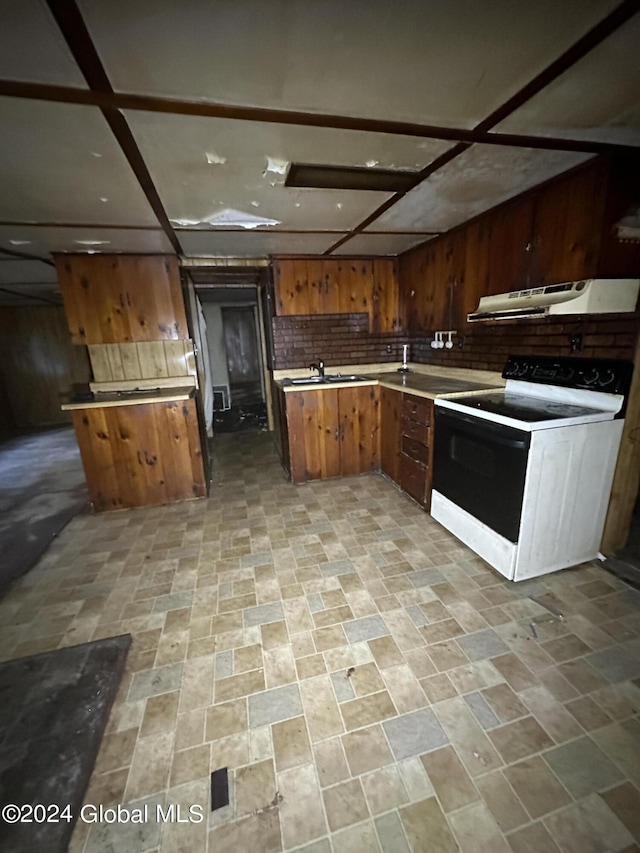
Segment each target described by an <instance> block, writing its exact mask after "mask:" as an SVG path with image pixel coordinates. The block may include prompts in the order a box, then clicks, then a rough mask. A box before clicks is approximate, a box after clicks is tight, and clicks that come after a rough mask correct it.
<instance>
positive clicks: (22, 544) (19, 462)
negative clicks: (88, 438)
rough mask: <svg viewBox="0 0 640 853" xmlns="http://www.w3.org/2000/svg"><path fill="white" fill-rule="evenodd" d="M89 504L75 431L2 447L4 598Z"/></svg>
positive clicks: (0, 586)
mask: <svg viewBox="0 0 640 853" xmlns="http://www.w3.org/2000/svg"><path fill="white" fill-rule="evenodd" d="M88 506H89V493H88V491H87V484H86V481H85V476H84V471H83V469H82V462H81V460H80V451H79V450H78V443H77V441H76V436H75V433H74V431H73V428H72V427H63V428H61V429H60V428H58V429H50V430H46V431H43V432H38V433H32V434H29V435H23V436H18V437H14V438H11V439H10V440H9V441H5V442H3V443H2V444H0V553H2V561H1V563H0V594H1V592H2V591H3V590H6V588H8V586H9V585H10V584H11V583H12V582H13V581H14V580H16V579H17V578H19V577H20V576H21V575H23V574H24V573H25V572H27V571H29V569H31V568H32V567H33V566H35V564H36V563H37V562H38V560H39V559H40V557H41V556H42V554H43V553H44V552H45V551H46V549H47V548H48V547H49V545H50V544H51V541H52V539H54V537H55V536H57V535H58V533H60V531H61V530H62V528H63V527H65V525H67V524H68V523H69V521H71V519H72V518H74V516H76V515H78V513H80V512H82V510H83V509H88Z"/></svg>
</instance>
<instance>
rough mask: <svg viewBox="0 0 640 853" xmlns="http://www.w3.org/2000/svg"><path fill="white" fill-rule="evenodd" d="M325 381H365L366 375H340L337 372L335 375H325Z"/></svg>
mask: <svg viewBox="0 0 640 853" xmlns="http://www.w3.org/2000/svg"><path fill="white" fill-rule="evenodd" d="M324 378H325V381H327V382H366V381H367V377H366V376H353V375H346V374H345V375H343V376H341V375H340V374H339V373H338V374H337V375H333V374H332V375H330V376H325V377H324Z"/></svg>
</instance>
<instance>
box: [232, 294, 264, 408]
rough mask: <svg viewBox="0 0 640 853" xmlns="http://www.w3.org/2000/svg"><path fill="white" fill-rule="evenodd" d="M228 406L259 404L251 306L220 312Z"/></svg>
mask: <svg viewBox="0 0 640 853" xmlns="http://www.w3.org/2000/svg"><path fill="white" fill-rule="evenodd" d="M222 323H223V328H224V342H225V348H226V351H227V366H228V368H229V386H230V388H231V401H232V405H238V404H243V403H244V404H251V403H262V402H263V401H264V395H263V390H262V376H261V362H260V350H259V344H258V335H257V328H256V320H255V309H254V307H253V305H251V306H234V307H223V308H222Z"/></svg>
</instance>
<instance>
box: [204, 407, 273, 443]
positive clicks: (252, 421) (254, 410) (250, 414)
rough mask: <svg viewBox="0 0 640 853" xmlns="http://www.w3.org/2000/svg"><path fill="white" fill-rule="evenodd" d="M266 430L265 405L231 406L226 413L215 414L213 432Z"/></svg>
mask: <svg viewBox="0 0 640 853" xmlns="http://www.w3.org/2000/svg"><path fill="white" fill-rule="evenodd" d="M266 429H267V406H266V403H251V404H248V403H247V404H244V405H240V406H235V405H233V406H232V407H231V408H230V409H229V410H228V411H226V412H215V413H214V420H213V432H214V435H215V433H216V432H243V431H244V430H266Z"/></svg>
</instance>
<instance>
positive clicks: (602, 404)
mask: <svg viewBox="0 0 640 853" xmlns="http://www.w3.org/2000/svg"><path fill="white" fill-rule="evenodd" d="M632 371H633V365H632V364H630V363H629V362H625V361H615V360H603V359H579V358H556V359H554V358H543V357H530V356H527V357H524V356H510V357H509V358H508V360H507V363H506V366H505V369H504V371H503V374H502V375H503V377H504V378H506V380H507V383H506V385H505V388H504V391H498V392H496V391H491V392H486V393H485V392H482V393H479V394H475V395H473V396H468V397H456V398H452V399H451V398H450V399H443V398H437V399H436V401H435V446H434V462H433V492H432V499H431V515H432V516H433V518H435V519H436V520H437V521H439V522H440V523H441V524H442V525H443V526H444V527H446V528H447V529H448V530H449V531H451V532H452V533H453V534H454V535H455V536H457V537H458V539H460V540H461V541H462V542H464V543H465V544H466V545H468V546H469V547H470V548H471V549H472V550H474V551H475V552H476V553H477V554H479V556H481V557H482V558H483V559H484V560H486V562H487V563H489V565H491V566H493V567H494V568H495V569H497V570H498V571H499V572H501V574H503V575H504V576H505V577H507V578H509V579H510V580H516V581H517V580H523V579H525V578H530V577H535V576H537V575H543V574H546V573H548V572H554V571H557V570H559V569H563V568H567V567H568V566H574V565H577V564H578V563H582V562H585V561H587V560H592V559H593V558H595V557H597V556H598V554H599V548H600V540H601V537H602V530H603V527H604V521H605V516H606V512H607V507H608V504H609V496H610V493H611V484H612V482H613V474H614V470H615V465H616V459H617V455H618V448H619V446H620V437H621V435H622V427H623V423H624V421H623V414H624V405H625V400H626V395H627V394H628V390H629V385H630V381H631V373H632Z"/></svg>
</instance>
